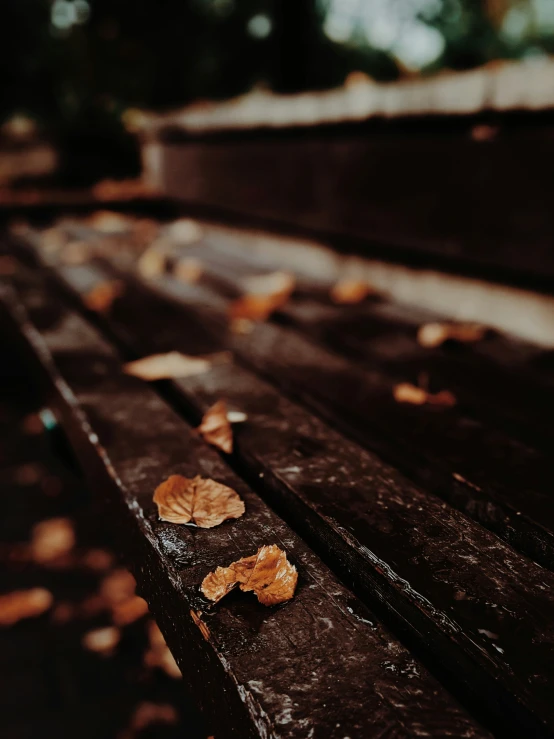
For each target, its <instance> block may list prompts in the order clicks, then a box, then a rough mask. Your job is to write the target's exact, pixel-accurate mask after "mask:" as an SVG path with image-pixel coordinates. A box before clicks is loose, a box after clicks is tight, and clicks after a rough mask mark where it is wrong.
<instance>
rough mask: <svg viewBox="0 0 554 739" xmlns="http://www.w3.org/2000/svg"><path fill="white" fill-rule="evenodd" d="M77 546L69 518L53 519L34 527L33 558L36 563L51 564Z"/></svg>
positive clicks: (32, 540) (31, 548)
mask: <svg viewBox="0 0 554 739" xmlns="http://www.w3.org/2000/svg"><path fill="white" fill-rule="evenodd" d="M74 546H75V531H74V530H73V524H72V523H71V521H70V520H69V519H68V518H51V519H49V520H48V521H41V522H40V523H37V524H36V526H34V527H33V534H32V538H31V546H30V551H31V556H32V558H33V559H34V561H35V562H40V563H42V564H46V563H50V562H52V561H53V560H55V559H59V558H61V557H63V556H65V555H66V554H69V552H70V551H71V550H72V549H73V547H74Z"/></svg>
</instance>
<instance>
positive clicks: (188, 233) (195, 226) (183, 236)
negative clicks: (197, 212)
mask: <svg viewBox="0 0 554 739" xmlns="http://www.w3.org/2000/svg"><path fill="white" fill-rule="evenodd" d="M167 234H168V236H169V238H170V239H172V240H173V241H176V242H177V243H178V244H194V243H195V242H197V241H200V239H201V238H202V227H201V226H200V224H199V223H197V222H196V221H193V220H191V219H190V218H180V219H179V220H178V221H173V223H171V224H169V226H168V227H167Z"/></svg>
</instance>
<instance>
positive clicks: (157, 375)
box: [123, 352, 213, 381]
mask: <svg viewBox="0 0 554 739" xmlns="http://www.w3.org/2000/svg"><path fill="white" fill-rule="evenodd" d="M212 364H213V362H212V361H210V359H206V358H202V357H189V356H187V355H186V354H180V353H179V352H169V353H168V354H153V355H152V356H150V357H144V358H143V359H137V360H136V361H134V362H129V363H128V364H125V365H124V366H123V371H124V372H126V374H128V375H134V376H135V377H140V378H141V380H147V381H153V380H167V379H170V378H177V377H190V376H191V375H198V374H200V373H201V372H207V371H208V370H210V369H211V367H212Z"/></svg>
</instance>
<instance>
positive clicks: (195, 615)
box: [190, 609, 210, 641]
mask: <svg viewBox="0 0 554 739" xmlns="http://www.w3.org/2000/svg"><path fill="white" fill-rule="evenodd" d="M190 615H191V617H192V620H193V621H194V623H195V624H196V625H197V626H198V628H199V629H200V633H201V634H202V636H203V637H204V639H205V640H206V641H210V630H209V629H208V627H207V626H206V624H205V623H204V621H202V611H193V610H192V609H191V612H190Z"/></svg>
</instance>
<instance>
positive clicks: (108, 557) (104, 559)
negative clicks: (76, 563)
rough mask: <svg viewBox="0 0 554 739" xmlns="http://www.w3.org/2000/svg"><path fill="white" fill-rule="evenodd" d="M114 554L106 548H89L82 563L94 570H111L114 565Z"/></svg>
mask: <svg viewBox="0 0 554 739" xmlns="http://www.w3.org/2000/svg"><path fill="white" fill-rule="evenodd" d="M113 561H114V558H113V555H112V554H111V553H110V552H107V551H106V550H105V549H89V551H88V552H85V554H84V555H83V558H82V560H81V562H82V564H83V565H84V566H85V567H87V568H88V569H89V570H93V571H94V572H102V571H103V570H109V569H110V567H111V566H112V565H113Z"/></svg>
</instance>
